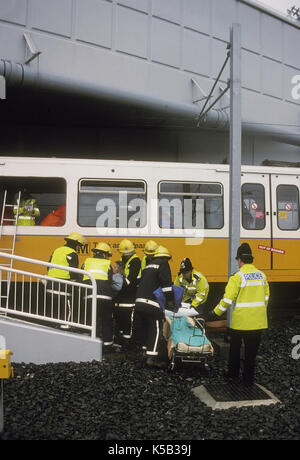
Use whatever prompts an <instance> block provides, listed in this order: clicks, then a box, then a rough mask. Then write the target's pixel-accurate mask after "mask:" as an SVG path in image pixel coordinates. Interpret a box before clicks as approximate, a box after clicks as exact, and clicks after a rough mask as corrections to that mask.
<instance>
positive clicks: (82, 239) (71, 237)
mask: <svg viewBox="0 0 300 460" xmlns="http://www.w3.org/2000/svg"><path fill="white" fill-rule="evenodd" d="M65 240H74V241H77V242H78V243H79V244H81V245H83V244H87V242H88V241H87V239H86V238H85V237H84V236H82V235H80V233H77V232H73V233H70V235H69V236H66V238H65Z"/></svg>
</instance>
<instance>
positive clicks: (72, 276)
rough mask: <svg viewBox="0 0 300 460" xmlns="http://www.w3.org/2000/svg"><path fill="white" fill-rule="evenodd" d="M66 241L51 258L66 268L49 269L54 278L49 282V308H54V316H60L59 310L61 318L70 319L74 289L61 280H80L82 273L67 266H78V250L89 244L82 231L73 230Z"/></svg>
mask: <svg viewBox="0 0 300 460" xmlns="http://www.w3.org/2000/svg"><path fill="white" fill-rule="evenodd" d="M65 241H66V244H65V246H60V247H59V248H57V249H55V250H54V251H53V253H52V254H51V257H50V260H49V262H50V263H52V264H56V265H62V266H64V267H66V270H64V269H63V268H56V267H53V268H49V269H48V276H51V277H52V278H54V280H53V281H48V282H47V293H48V307H47V309H48V310H51V309H52V310H53V315H54V317H58V312H60V318H59V319H64V320H69V319H70V315H71V292H72V289H71V286H67V287H66V288H65V287H64V286H62V285H61V283H60V282H59V280H69V281H80V275H78V274H77V273H74V272H72V271H69V270H67V268H68V267H72V268H78V263H79V262H78V254H77V250H78V249H79V248H80V247H82V246H84V245H85V244H87V239H86V238H85V237H84V236H82V235H80V233H77V232H73V233H71V234H70V235H68V236H67V237H66V238H65ZM55 279H56V280H57V281H55ZM49 295H50V297H49Z"/></svg>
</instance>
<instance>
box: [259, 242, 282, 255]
mask: <svg viewBox="0 0 300 460" xmlns="http://www.w3.org/2000/svg"><path fill="white" fill-rule="evenodd" d="M258 249H263V250H264V251H270V252H276V253H277V254H285V251H284V249H276V248H271V247H270V246H263V245H262V244H259V245H258Z"/></svg>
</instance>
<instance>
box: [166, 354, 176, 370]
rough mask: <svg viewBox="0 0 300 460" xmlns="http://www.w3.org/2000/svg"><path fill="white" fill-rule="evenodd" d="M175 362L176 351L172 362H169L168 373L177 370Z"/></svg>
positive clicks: (172, 356)
mask: <svg viewBox="0 0 300 460" xmlns="http://www.w3.org/2000/svg"><path fill="white" fill-rule="evenodd" d="M175 360H176V355H175V350H172V355H171V359H170V362H169V365H168V371H169V372H173V371H174V370H175V367H176V362H175Z"/></svg>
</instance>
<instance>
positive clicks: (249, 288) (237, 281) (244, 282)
mask: <svg viewBox="0 0 300 460" xmlns="http://www.w3.org/2000/svg"><path fill="white" fill-rule="evenodd" d="M269 295H270V290H269V284H268V282H267V279H266V276H265V275H264V273H263V272H261V271H260V270H258V269H257V268H255V267H254V265H252V264H244V265H243V266H242V267H241V268H240V270H239V271H238V272H236V273H235V274H234V275H232V276H231V277H230V278H229V281H228V283H227V286H226V289H225V294H224V297H223V299H222V300H221V301H220V303H219V304H218V305H217V306H216V307H215V309H214V312H215V313H216V315H218V316H221V315H222V314H223V313H224V312H225V311H227V310H229V312H228V313H229V314H228V317H227V322H228V326H229V327H230V328H231V329H238V330H246V331H250V330H256V329H267V327H268V319H267V305H268V301H269Z"/></svg>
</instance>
